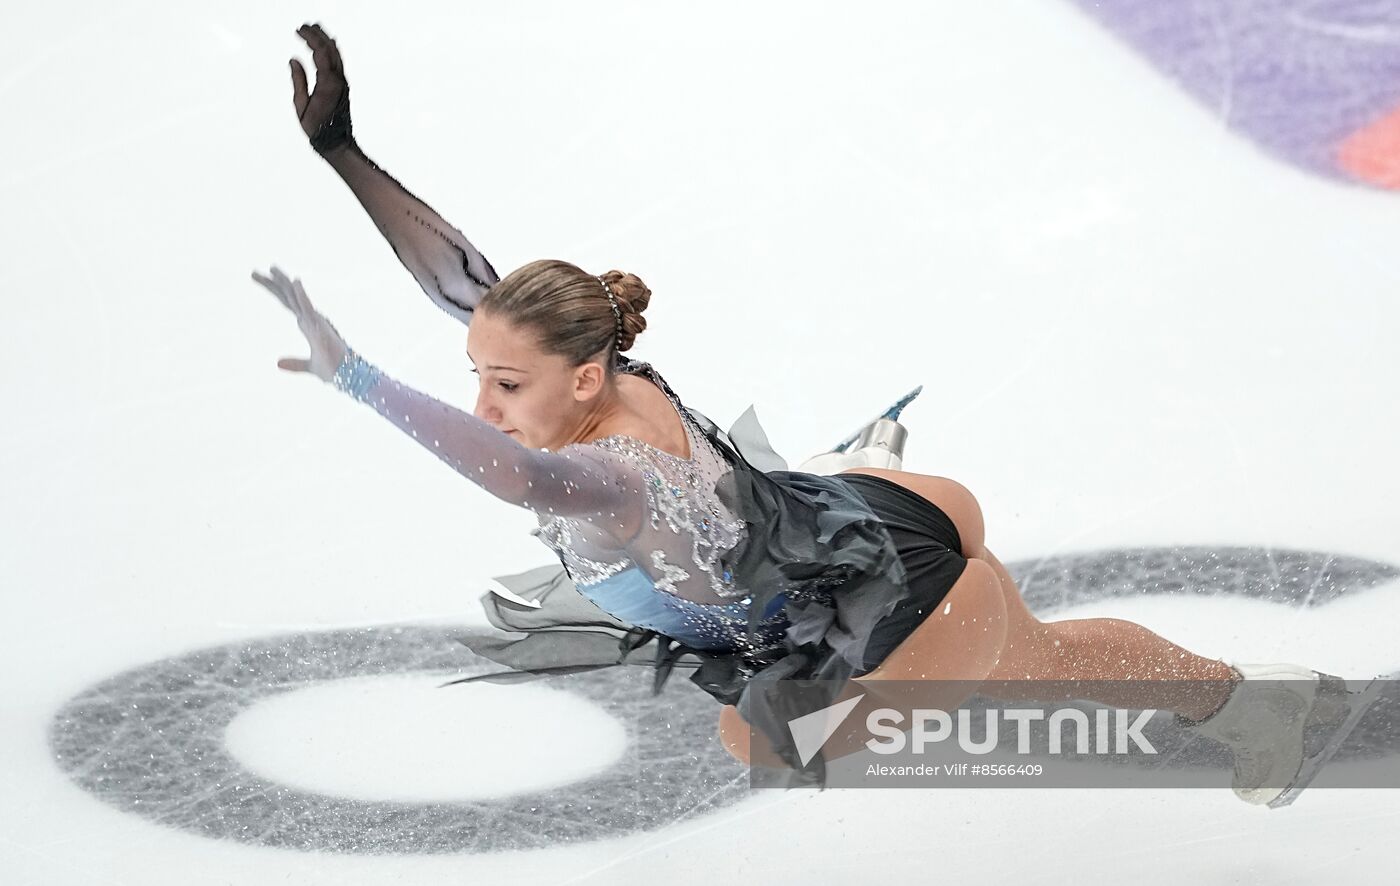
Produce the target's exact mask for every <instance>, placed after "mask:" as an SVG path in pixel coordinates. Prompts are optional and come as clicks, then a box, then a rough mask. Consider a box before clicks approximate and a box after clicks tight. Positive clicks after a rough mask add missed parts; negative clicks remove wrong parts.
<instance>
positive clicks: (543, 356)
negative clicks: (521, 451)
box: [467, 311, 606, 449]
mask: <svg viewBox="0 0 1400 886" xmlns="http://www.w3.org/2000/svg"><path fill="white" fill-rule="evenodd" d="M467 358H468V359H470V360H471V361H472V365H473V367H474V368H473V369H472V371H473V372H475V373H477V374H478V375H479V376H480V377H481V385H480V392H479V393H478V394H477V398H476V409H474V410H473V413H472V414H474V415H475V416H476V417H477V418H480V419H482V420H483V421H486V422H490V423H491V424H492V425H493V426H495V427H496V428H498V429H499V430H501V431H504V432H505V433H507V434H508V435H510V437H511V439H513V440H515V441H516V442H518V443H522V444H524V445H525V446H529V447H532V448H535V449H539V448H542V447H547V448H549V449H557V448H559V447H560V446H564V445H566V444H569V443H574V442H578V441H577V440H575V439H573V435H575V434H577V433H578V432H579V429H580V428H581V427H582V426H584V425H586V423H587V422H586V419H587V416H588V413H589V412H590V411H591V409H592V407H594V406H596V405H597V403H596V398H597V397H598V395H599V394H600V393H602V390H603V387H604V385H605V384H606V378H605V373H604V371H603V367H602V366H601V365H600V364H598V363H584V364H582V365H581V366H570V365H569V361H568V359H567V358H566V357H563V356H561V355H559V354H551V353H548V352H546V351H544V350H543V349H542V348H541V347H540V346H539V341H538V339H537V338H536V336H535V335H533V334H532V333H531V331H530V330H529V329H526V328H523V327H520V326H516V325H515V324H513V323H511V322H509V321H508V320H505V319H499V318H497V317H493V316H492V315H491V314H490V312H488V311H477V312H476V315H475V316H474V317H472V322H471V325H470V326H468V327H467Z"/></svg>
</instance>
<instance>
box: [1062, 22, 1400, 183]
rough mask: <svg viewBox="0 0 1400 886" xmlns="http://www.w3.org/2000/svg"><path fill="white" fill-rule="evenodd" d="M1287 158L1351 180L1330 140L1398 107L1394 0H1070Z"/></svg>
mask: <svg viewBox="0 0 1400 886" xmlns="http://www.w3.org/2000/svg"><path fill="white" fill-rule="evenodd" d="M1071 2H1073V3H1074V4H1075V5H1076V6H1078V7H1079V8H1080V9H1082V10H1083V11H1084V12H1086V13H1087V14H1089V15H1090V16H1092V17H1094V18H1095V19H1097V20H1098V21H1100V22H1101V23H1103V24H1104V25H1105V26H1106V27H1107V28H1109V29H1110V30H1112V31H1113V32H1114V33H1116V34H1117V35H1118V36H1120V37H1121V38H1123V39H1124V40H1126V41H1127V42H1128V43H1130V44H1132V45H1133V46H1134V47H1135V48H1136V49H1137V50H1138V51H1140V52H1141V53H1142V54H1143V55H1145V56H1147V58H1148V59H1150V60H1151V61H1152V63H1153V64H1154V65H1155V66H1156V67H1157V68H1158V69H1159V70H1161V71H1162V72H1163V73H1165V74H1166V75H1167V76H1169V77H1171V78H1172V79H1173V80H1175V81H1176V82H1177V83H1179V84H1181V86H1183V87H1184V88H1185V89H1186V91H1187V92H1189V93H1191V94H1192V95H1194V96H1195V97H1196V98H1197V99H1199V100H1200V101H1201V102H1203V103H1204V104H1206V105H1207V106H1208V107H1210V108H1212V109H1214V110H1215V111H1216V113H1218V114H1219V115H1220V117H1221V118H1222V120H1223V121H1224V123H1225V125H1226V126H1227V127H1228V128H1229V129H1231V130H1233V131H1235V132H1238V133H1240V134H1241V135H1244V136H1245V137H1246V138H1248V139H1250V140H1251V141H1253V142H1254V143H1255V144H1257V145H1258V146H1259V147H1261V148H1263V149H1264V150H1265V151H1267V152H1269V153H1270V154H1273V155H1275V156H1277V157H1279V158H1281V159H1283V160H1285V161H1287V162H1290V163H1294V164H1296V165H1299V166H1302V167H1303V168H1305V169H1308V170H1311V171H1313V172H1317V173H1321V174H1323V175H1326V176H1329V177H1333V178H1343V179H1346V180H1348V181H1354V180H1355V179H1353V178H1352V176H1350V175H1348V174H1347V173H1346V171H1345V170H1343V169H1342V168H1341V167H1339V166H1338V163H1337V149H1338V146H1339V145H1340V144H1341V143H1342V142H1343V140H1345V139H1346V138H1347V137H1348V136H1350V135H1351V134H1352V133H1354V132H1356V131H1357V130H1359V129H1362V128H1363V127H1365V126H1367V125H1368V124H1370V123H1372V122H1375V121H1376V120H1379V119H1380V118H1382V117H1385V116H1386V115H1387V114H1389V113H1390V112H1392V111H1395V110H1396V109H1397V108H1400V2H1395V0H1071Z"/></svg>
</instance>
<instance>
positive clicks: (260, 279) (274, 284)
mask: <svg viewBox="0 0 1400 886" xmlns="http://www.w3.org/2000/svg"><path fill="white" fill-rule="evenodd" d="M253 281H254V282H255V283H257V284H258V285H259V286H262V287H263V288H265V289H267V290H268V291H269V292H271V293H272V294H273V295H275V296H277V300H278V301H280V302H281V303H282V305H283V306H284V307H285V308H286V309H287V310H289V311H291V312H292V313H294V314H298V315H300V314H301V312H302V308H301V305H300V304H298V303H297V301H296V293H295V291H294V290H293V288H292V285H291V281H290V280H288V279H287V275H286V274H284V273H282V270H281V268H277V267H273V268H272V277H271V278H270V279H269V278H268V277H264V276H263V275H262V274H259V273H258V272H257V271H254V272H253ZM307 304H308V305H309V304H310V302H309V301H308V302H307Z"/></svg>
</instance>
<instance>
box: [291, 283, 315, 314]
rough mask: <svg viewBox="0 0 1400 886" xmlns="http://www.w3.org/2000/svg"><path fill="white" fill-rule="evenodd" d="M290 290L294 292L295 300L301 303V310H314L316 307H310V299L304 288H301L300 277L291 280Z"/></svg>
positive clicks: (311, 311) (312, 311)
mask: <svg viewBox="0 0 1400 886" xmlns="http://www.w3.org/2000/svg"><path fill="white" fill-rule="evenodd" d="M292 292H294V293H296V298H297V302H298V303H299V304H300V305H301V307H302V310H304V311H306V312H307V313H314V312H315V310H316V309H315V308H313V307H311V299H309V298H307V297H306V290H305V289H302V288H301V278H300V277H298V278H297V279H296V280H293V281H292Z"/></svg>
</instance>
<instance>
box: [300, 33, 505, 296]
mask: <svg viewBox="0 0 1400 886" xmlns="http://www.w3.org/2000/svg"><path fill="white" fill-rule="evenodd" d="M297 33H298V34H299V35H301V37H302V39H303V40H305V41H306V44H307V46H309V47H310V48H311V50H312V60H313V61H314V62H315V64H316V87H315V91H314V92H312V93H310V94H308V93H307V83H306V71H305V69H303V68H302V66H301V62H299V61H297V60H296V59H292V61H291V66H292V102H293V104H294V105H295V107H296V111H297V118H298V119H299V120H300V121H301V125H302V130H303V131H304V132H305V133H306V135H307V137H308V138H309V139H310V140H311V146H312V147H313V148H315V150H316V152H317V153H318V154H320V155H321V156H322V157H323V158H325V160H326V162H327V163H329V164H330V166H331V168H332V169H334V170H335V171H336V173H338V174H339V175H340V177H341V179H343V180H344V181H345V183H346V184H347V185H349V186H350V190H351V192H352V193H354V195H355V197H356V199H358V200H359V201H360V205H361V206H363V207H364V208H365V211H366V212H367V213H369V217H370V218H371V219H373V221H374V224H375V227H377V228H379V233H381V234H383V235H384V239H386V240H388V241H389V246H390V247H391V248H393V250H394V254H395V255H397V256H398V257H399V261H401V262H403V265H404V267H406V268H408V270H409V272H410V273H412V274H413V276H414V278H415V279H416V280H417V281H418V285H419V286H421V287H422V288H423V291H424V292H425V293H427V295H428V298H430V299H432V300H433V303H434V304H436V305H437V306H438V307H440V308H442V309H443V310H444V311H446V312H447V313H449V314H451V315H452V316H453V317H455V318H457V319H458V320H460V321H462V322H463V323H470V322H471V317H472V313H473V312H474V311H475V309H476V306H477V304H479V303H480V301H481V296H482V295H483V294H484V293H485V292H486V290H487V289H489V288H490V287H491V285H492V284H494V283H495V282H496V281H497V280H499V279H500V278H499V276H498V275H497V274H496V270H495V268H493V267H491V263H490V262H488V261H487V260H486V257H485V256H483V255H482V254H481V253H480V252H478V251H477V249H476V247H474V246H472V244H471V242H470V241H469V240H467V238H466V237H465V236H463V235H462V232H461V231H459V230H457V229H456V228H454V227H453V226H452V225H450V224H448V223H447V221H446V220H445V219H443V217H442V216H440V215H438V214H437V213H436V212H434V211H433V209H432V207H431V206H429V205H428V204H426V203H424V202H423V201H422V200H419V199H418V198H417V197H415V196H414V195H413V194H412V193H410V192H409V191H408V189H407V188H405V187H404V186H403V185H401V184H399V182H398V181H397V180H396V179H395V178H394V177H393V176H391V175H389V173H387V172H385V171H384V170H383V169H381V168H379V166H378V165H377V164H376V163H375V162H374V161H373V160H371V159H370V158H369V157H367V156H365V154H364V152H363V151H361V150H360V146H359V145H358V144H357V143H356V142H355V138H354V135H353V133H352V131H351V126H350V85H349V84H348V83H347V82H346V80H345V72H344V68H343V66H342V64H341V59H340V51H339V50H338V49H337V48H336V45H335V41H334V40H332V39H331V38H330V37H328V36H327V35H326V33H325V31H323V30H321V26H320V25H302V26H301V27H300V28H299V29H297Z"/></svg>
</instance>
